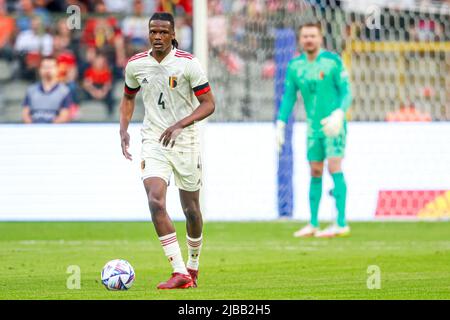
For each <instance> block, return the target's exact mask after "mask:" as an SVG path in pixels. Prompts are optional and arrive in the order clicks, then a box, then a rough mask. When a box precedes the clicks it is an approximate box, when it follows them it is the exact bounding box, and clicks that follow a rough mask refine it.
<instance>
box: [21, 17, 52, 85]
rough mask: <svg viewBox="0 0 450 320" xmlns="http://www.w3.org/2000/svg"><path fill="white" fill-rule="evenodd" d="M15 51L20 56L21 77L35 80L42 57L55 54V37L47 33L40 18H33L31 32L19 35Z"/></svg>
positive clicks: (27, 31) (22, 32)
mask: <svg viewBox="0 0 450 320" xmlns="http://www.w3.org/2000/svg"><path fill="white" fill-rule="evenodd" d="M14 50H15V51H16V52H17V53H19V55H20V56H19V57H20V63H21V66H22V74H21V76H22V77H23V78H31V79H35V70H36V69H37V68H38V66H39V64H40V59H41V57H42V56H48V55H51V54H52V52H53V37H52V36H51V35H50V34H48V33H46V32H45V30H44V27H43V26H42V23H41V18H40V17H38V16H35V17H33V19H32V20H31V29H30V30H25V31H21V32H20V33H19V35H18V36H17V40H16V44H15V46H14Z"/></svg>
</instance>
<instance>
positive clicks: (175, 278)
mask: <svg viewBox="0 0 450 320" xmlns="http://www.w3.org/2000/svg"><path fill="white" fill-rule="evenodd" d="M193 286H194V283H193V282H192V278H191V276H190V275H187V274H182V273H178V272H174V273H172V277H170V279H169V280H167V281H166V282H161V283H160V284H159V285H158V287H157V288H158V289H187V288H192V287H193Z"/></svg>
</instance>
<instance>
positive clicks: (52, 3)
mask: <svg viewBox="0 0 450 320" xmlns="http://www.w3.org/2000/svg"><path fill="white" fill-rule="evenodd" d="M36 6H40V7H43V8H45V9H47V10H48V11H50V12H64V11H66V8H67V3H66V0H37V1H36Z"/></svg>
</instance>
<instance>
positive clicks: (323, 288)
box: [0, 221, 450, 299]
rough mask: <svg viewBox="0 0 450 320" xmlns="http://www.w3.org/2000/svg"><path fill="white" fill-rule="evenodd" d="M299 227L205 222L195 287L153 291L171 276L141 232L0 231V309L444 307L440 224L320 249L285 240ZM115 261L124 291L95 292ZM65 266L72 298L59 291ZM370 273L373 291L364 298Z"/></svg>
mask: <svg viewBox="0 0 450 320" xmlns="http://www.w3.org/2000/svg"><path fill="white" fill-rule="evenodd" d="M299 226H300V224H299V223H297V222H286V221H283V222H246V223H220V222H208V223H206V224H205V231H204V239H205V240H204V246H203V251H202V256H201V260H200V261H201V267H200V276H199V287H198V288H197V289H189V290H175V291H173V290H172V291H158V290H157V289H156V285H157V284H158V283H159V282H160V281H163V280H166V279H167V278H168V277H169V275H170V272H171V269H170V265H169V263H168V262H167V260H166V258H165V257H164V254H163V251H162V248H161V247H160V245H159V242H158V240H157V237H156V234H155V232H154V230H153V225H152V224H151V223H150V222H46V223H44V222H23V223H22V222H4V223H0V261H1V263H0V299H450V222H439V223H426V222H417V223H410V222H405V223H400V222H395V223H393V222H391V223H385V222H375V223H352V224H351V226H352V236H351V237H349V238H339V239H328V240H327V239H314V238H311V239H296V238H293V237H292V233H293V232H294V231H295V230H296V229H297V228H298V227H299ZM176 228H177V233H178V240H179V242H180V245H181V247H182V249H183V255H184V257H185V258H186V255H187V253H186V242H185V228H184V223H183V222H178V223H176ZM115 258H123V259H127V260H128V261H130V263H131V264H132V265H133V267H134V269H135V271H136V281H135V283H134V285H133V287H132V288H131V289H130V290H129V291H124V292H110V291H107V290H106V289H105V288H104V287H103V285H102V284H101V282H100V271H101V269H102V267H103V265H104V264H105V263H106V262H107V261H109V260H112V259H115ZM70 265H77V266H79V267H80V269H81V289H79V290H69V289H67V287H66V282H67V279H68V277H69V276H70V274H68V273H66V272H67V268H68V266H70ZM370 265H376V266H378V267H379V268H380V271H381V288H380V289H373V290H369V289H368V288H367V279H368V277H369V276H370V275H369V274H368V273H367V270H368V267H369V266H370Z"/></svg>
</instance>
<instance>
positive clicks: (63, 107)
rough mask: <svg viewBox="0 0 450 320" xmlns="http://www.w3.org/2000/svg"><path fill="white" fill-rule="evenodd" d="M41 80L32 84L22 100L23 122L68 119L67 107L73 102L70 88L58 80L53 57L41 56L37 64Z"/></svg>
mask: <svg viewBox="0 0 450 320" xmlns="http://www.w3.org/2000/svg"><path fill="white" fill-rule="evenodd" d="M39 76H40V78H41V81H40V82H38V83H35V84H32V85H31V86H30V87H29V88H28V89H27V93H26V96H25V100H24V102H23V110H22V119H23V122H24V123H64V122H68V121H70V112H69V108H70V106H71V105H72V103H73V99H72V95H71V93H70V89H69V87H68V86H67V85H65V84H64V83H60V82H59V80H58V63H57V61H56V58H55V57H52V56H46V57H43V58H42V60H41V63H40V66H39Z"/></svg>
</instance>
